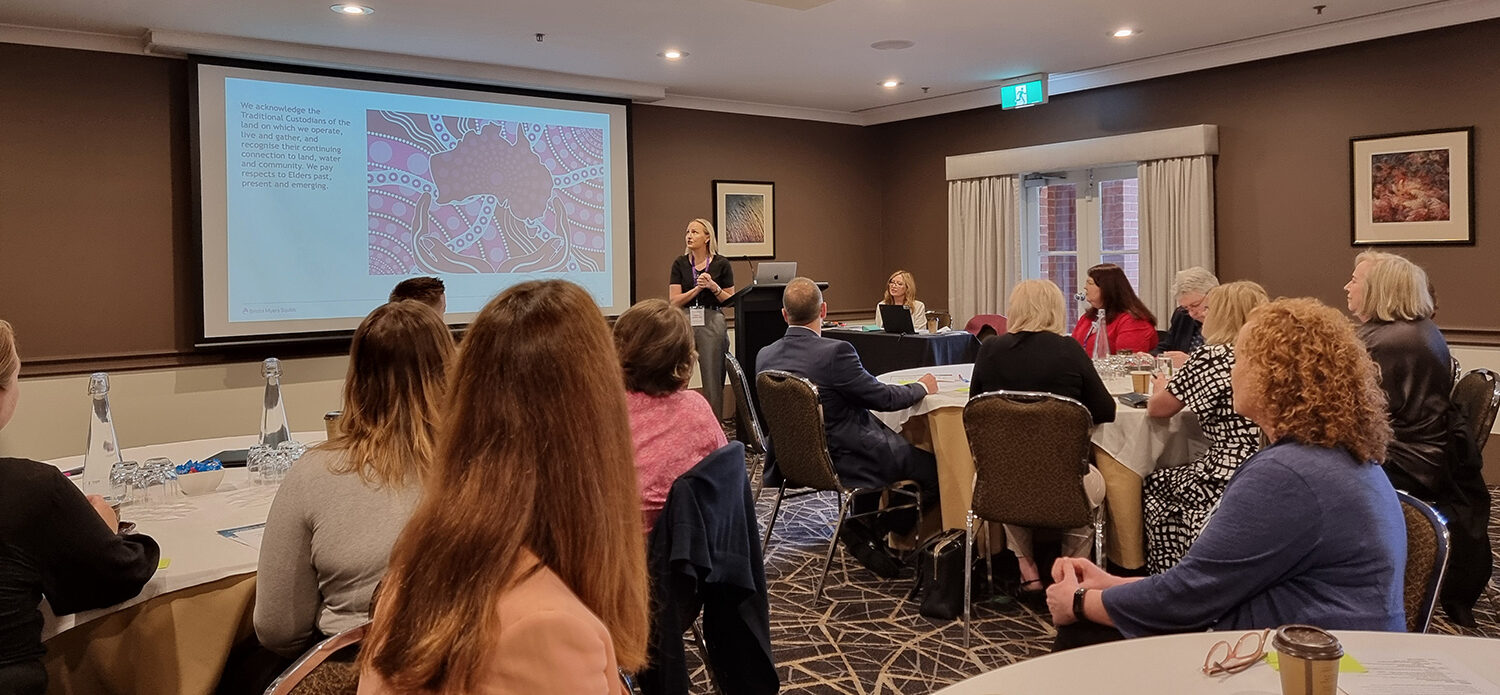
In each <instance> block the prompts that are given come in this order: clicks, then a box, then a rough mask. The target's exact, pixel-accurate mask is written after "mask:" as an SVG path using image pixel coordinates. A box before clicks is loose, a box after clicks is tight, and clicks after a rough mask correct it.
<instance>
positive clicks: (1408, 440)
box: [1344, 251, 1494, 626]
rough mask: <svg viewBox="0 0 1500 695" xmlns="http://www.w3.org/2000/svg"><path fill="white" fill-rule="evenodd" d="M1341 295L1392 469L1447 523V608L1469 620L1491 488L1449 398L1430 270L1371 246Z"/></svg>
mask: <svg viewBox="0 0 1500 695" xmlns="http://www.w3.org/2000/svg"><path fill="white" fill-rule="evenodd" d="M1344 291H1345V292H1346V293H1348V299H1349V311H1350V312H1351V313H1353V314H1354V315H1355V316H1356V317H1357V318H1358V319H1359V320H1360V322H1361V323H1360V326H1359V331H1358V332H1359V337H1360V340H1363V341H1364V343H1365V347H1366V348H1368V349H1369V351H1370V357H1371V358H1372V359H1374V360H1375V363H1376V364H1378V365H1380V381H1381V385H1382V386H1383V387H1384V388H1385V394H1386V398H1387V399H1388V401H1389V403H1390V418H1391V427H1393V428H1394V429H1395V432H1396V434H1395V440H1394V441H1392V442H1391V451H1390V456H1389V457H1388V458H1387V459H1386V461H1385V466H1384V468H1385V472H1386V475H1388V476H1390V478H1391V483H1392V484H1394V485H1395V486H1396V487H1397V488H1400V489H1402V490H1405V491H1407V492H1409V493H1411V494H1412V495H1413V496H1415V497H1418V498H1420V499H1422V500H1423V501H1425V502H1427V503H1428V504H1432V505H1434V506H1436V507H1437V508H1438V510H1439V511H1441V512H1442V513H1443V515H1444V516H1445V517H1446V518H1447V519H1448V527H1449V531H1451V532H1452V536H1453V554H1452V556H1451V557H1450V559H1449V561H1448V571H1447V573H1446V575H1445V577H1444V579H1443V588H1442V605H1443V612H1444V613H1446V614H1447V615H1448V617H1449V618H1451V619H1453V620H1454V621H1455V622H1457V623H1459V624H1461V625H1467V626H1472V625H1473V624H1474V617H1473V606H1474V603H1475V602H1476V601H1477V600H1478V599H1479V596H1480V595H1481V594H1482V593H1484V591H1485V588H1486V587H1487V586H1488V585H1489V580H1490V574H1491V573H1492V572H1493V567H1494V556H1493V552H1492V551H1491V549H1490V540H1489V519H1490V493H1489V488H1487V487H1486V486H1485V483H1484V479H1483V476H1482V475H1481V469H1482V467H1483V461H1482V460H1481V456H1480V453H1479V452H1478V451H1477V450H1476V447H1475V446H1474V443H1473V441H1472V439H1471V438H1470V436H1469V433H1468V431H1467V429H1466V428H1465V427H1464V420H1463V416H1462V414H1461V413H1460V411H1459V409H1458V408H1457V407H1456V406H1455V404H1454V403H1453V398H1452V392H1453V367H1452V364H1453V357H1452V355H1451V354H1450V353H1449V351H1448V343H1447V341H1446V340H1444V339H1443V334H1442V332H1441V331H1439V330H1438V327H1437V324H1434V323H1433V322H1432V312H1433V301H1432V291H1431V285H1430V284H1429V282H1428V278H1427V272H1426V271H1425V270H1423V269H1422V267H1421V266H1419V265H1417V264H1416V263H1413V262H1411V261H1410V260H1408V259H1406V258H1404V257H1402V256H1398V255H1396V254H1393V253H1384V252H1380V251H1365V252H1364V253H1361V254H1359V256H1357V257H1356V258H1355V261H1354V272H1353V274H1352V277H1351V278H1350V280H1349V282H1348V284H1346V285H1344Z"/></svg>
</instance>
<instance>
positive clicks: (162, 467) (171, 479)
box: [146, 456, 177, 501]
mask: <svg viewBox="0 0 1500 695" xmlns="http://www.w3.org/2000/svg"><path fill="white" fill-rule="evenodd" d="M146 465H147V466H149V467H151V469H152V472H153V475H159V476H160V478H161V485H162V493H163V494H162V496H163V497H164V498H166V499H167V500H168V501H170V500H172V499H174V498H176V497H177V466H176V465H175V464H173V463H172V459H169V458H167V457H165V456H157V457H155V458H149V459H146Z"/></svg>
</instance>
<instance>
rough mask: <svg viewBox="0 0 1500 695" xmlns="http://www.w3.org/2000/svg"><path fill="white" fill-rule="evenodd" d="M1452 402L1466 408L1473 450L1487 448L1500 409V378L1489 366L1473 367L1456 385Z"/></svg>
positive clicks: (1464, 409)
mask: <svg viewBox="0 0 1500 695" xmlns="http://www.w3.org/2000/svg"><path fill="white" fill-rule="evenodd" d="M1453 402H1454V403H1457V404H1458V407H1459V408H1460V409H1462V410H1463V411H1464V419H1465V420H1466V421H1467V422H1468V425H1469V438H1470V439H1472V440H1474V449H1475V450H1477V451H1484V444H1485V442H1486V441H1488V440H1489V438H1490V428H1491V427H1493V426H1494V425H1495V412H1496V411H1497V410H1500V380H1497V378H1496V376H1495V373H1494V372H1492V371H1490V370H1488V369H1471V370H1469V373H1467V374H1465V375H1463V378H1461V379H1459V380H1458V381H1457V382H1455V383H1454V384H1453Z"/></svg>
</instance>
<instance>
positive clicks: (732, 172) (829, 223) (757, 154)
mask: <svg viewBox="0 0 1500 695" xmlns="http://www.w3.org/2000/svg"><path fill="white" fill-rule="evenodd" d="M632 127H633V129H634V130H633V133H632V142H633V144H634V152H633V162H634V168H635V178H634V186H635V229H636V235H635V268H636V277H635V288H636V298H637V299H640V298H645V297H665V296H666V292H667V277H668V269H669V268H670V266H671V263H672V259H673V258H674V257H676V256H677V255H679V254H681V253H682V247H683V232H684V231H685V229H686V227H687V223H688V220H691V219H693V218H694V217H704V218H708V219H712V218H713V205H714V201H713V181H714V179H728V180H739V181H774V182H775V183H776V190H775V204H776V258H777V260H782V261H796V262H797V272H799V273H800V274H802V275H807V276H809V277H812V278H815V279H817V280H824V281H827V282H828V283H829V288H828V294H827V299H828V306H829V309H830V310H831V311H851V310H854V311H861V310H862V311H863V312H864V313H866V314H873V312H874V310H875V303H876V302H878V301H880V293H881V291H882V290H883V289H884V287H883V281H884V279H885V271H884V266H883V265H882V260H883V259H882V253H883V252H882V248H881V239H882V236H881V229H882V227H881V214H882V210H881V201H880V181H879V179H878V178H877V177H876V176H874V175H873V174H872V172H874V171H876V170H877V168H878V167H879V164H880V158H879V156H878V155H877V153H876V151H875V149H874V147H873V144H874V141H873V140H871V136H872V132H871V131H870V130H869V129H867V128H861V127H858V126H849V125H835V124H830V123H815V122H812V121H796V120H787V119H781V118H767V117H764V116H742V115H735V114H726V113H715V112H710V111H693V110H689V109H674V108H665V107H657V106H637V107H635V109H634V112H633V118H632ZM734 277H735V282H736V284H737V285H738V286H741V287H743V286H744V285H745V284H747V283H749V282H750V280H751V279H752V278H753V277H754V274H753V273H751V272H750V264H749V263H748V262H743V261H738V262H735V264H734Z"/></svg>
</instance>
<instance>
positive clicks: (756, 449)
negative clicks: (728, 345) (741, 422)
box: [724, 352, 766, 455]
mask: <svg viewBox="0 0 1500 695" xmlns="http://www.w3.org/2000/svg"><path fill="white" fill-rule="evenodd" d="M724 364H726V365H728V372H729V387H730V388H732V389H733V390H734V414H735V417H736V418H744V419H745V427H744V428H743V430H742V431H743V432H744V433H745V435H746V437H747V439H748V441H746V442H745V449H746V450H747V451H749V452H750V453H751V454H755V455H760V454H764V453H766V434H765V430H762V429H761V426H760V417H759V416H758V415H756V413H755V403H754V402H752V401H751V399H750V391H749V387H748V385H747V384H746V383H745V370H744V369H742V368H741V367H740V361H739V360H738V359H735V356H734V353H732V352H726V353H724Z"/></svg>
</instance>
